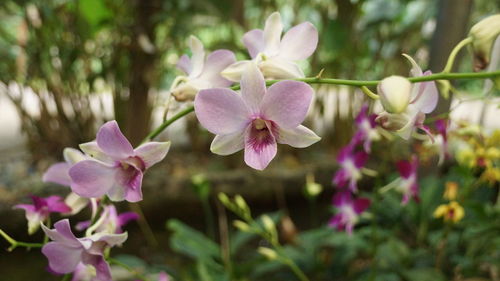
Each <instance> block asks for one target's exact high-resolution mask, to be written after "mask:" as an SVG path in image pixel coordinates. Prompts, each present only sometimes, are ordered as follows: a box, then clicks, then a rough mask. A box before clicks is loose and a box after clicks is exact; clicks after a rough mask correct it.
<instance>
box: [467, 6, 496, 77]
mask: <svg viewBox="0 0 500 281" xmlns="http://www.w3.org/2000/svg"><path fill="white" fill-rule="evenodd" d="M499 34H500V14H497V15H493V16H489V17H487V18H485V19H483V20H482V21H480V22H478V23H476V24H475V25H474V26H473V27H472V28H471V29H470V31H469V36H470V37H472V40H473V41H472V50H473V52H474V70H476V71H479V70H482V69H485V68H486V67H487V66H488V64H489V63H490V53H491V48H492V47H493V43H494V42H495V39H496V38H497V37H498V35H499Z"/></svg>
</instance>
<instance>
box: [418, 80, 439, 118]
mask: <svg viewBox="0 0 500 281" xmlns="http://www.w3.org/2000/svg"><path fill="white" fill-rule="evenodd" d="M430 74H432V73H431V72H430V71H426V72H425V73H424V76H425V75H430ZM414 87H419V91H421V92H422V93H421V94H420V96H419V97H418V98H417V99H416V100H415V101H414V102H413V103H414V105H415V107H416V108H418V109H419V110H420V111H422V112H423V113H431V112H432V111H433V110H434V109H435V108H436V106H437V103H438V100H439V93H438V90H437V87H436V82H434V81H429V82H421V83H416V84H415V85H414Z"/></svg>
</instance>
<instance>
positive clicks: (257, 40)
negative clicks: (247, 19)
mask: <svg viewBox="0 0 500 281" xmlns="http://www.w3.org/2000/svg"><path fill="white" fill-rule="evenodd" d="M242 41H243V45H245V47H247V50H248V53H249V54H250V56H251V57H252V58H255V57H256V56H257V54H259V53H260V52H262V51H264V46H265V44H264V31H263V30H262V29H252V30H250V31H248V32H247V33H245V35H243V39H242Z"/></svg>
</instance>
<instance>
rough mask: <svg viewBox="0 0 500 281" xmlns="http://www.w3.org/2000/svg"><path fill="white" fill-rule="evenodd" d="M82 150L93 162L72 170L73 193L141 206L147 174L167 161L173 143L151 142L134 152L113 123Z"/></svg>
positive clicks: (90, 161) (78, 164)
mask: <svg viewBox="0 0 500 281" xmlns="http://www.w3.org/2000/svg"><path fill="white" fill-rule="evenodd" d="M80 148H81V149H82V150H83V152H85V153H86V154H87V155H88V156H90V157H91V159H88V160H83V161H80V162H78V163H76V164H75V165H73V166H72V167H71V169H70V170H69V176H70V177H71V189H72V190H73V192H75V193H76V194H78V195H80V196H82V197H87V198H98V197H101V196H103V195H104V194H106V195H108V197H109V198H110V199H111V200H112V201H122V200H127V201H129V202H137V201H140V200H142V191H141V185H142V176H143V173H144V172H145V171H146V170H147V169H148V168H149V167H151V166H153V165H154V164H156V163H158V162H159V161H161V160H162V159H163V158H165V156H166V155H167V152H168V149H169V148H170V142H148V143H145V144H142V145H140V146H139V147H137V148H136V149H133V148H132V145H131V144H130V143H129V141H128V140H127V139H126V138H125V136H124V135H123V134H122V132H121V131H120V128H119V127H118V124H117V123H116V121H109V122H107V123H105V124H104V125H102V127H101V128H100V129H99V131H98V132H97V137H96V141H95V142H89V143H84V144H81V145H80Z"/></svg>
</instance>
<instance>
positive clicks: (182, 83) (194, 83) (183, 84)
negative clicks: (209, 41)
mask: <svg viewBox="0 0 500 281" xmlns="http://www.w3.org/2000/svg"><path fill="white" fill-rule="evenodd" d="M189 45H190V48H191V53H192V54H193V55H192V57H191V59H190V58H189V57H188V56H187V55H183V56H182V57H181V58H180V59H179V61H178V62H177V68H178V69H180V70H181V71H183V72H184V73H185V74H186V76H178V77H177V78H176V79H175V80H174V83H172V89H171V92H172V95H173V96H174V97H175V99H176V100H178V101H185V100H193V99H194V96H195V95H196V93H198V91H199V90H201V89H208V88H216V87H222V88H224V87H228V86H229V85H231V83H232V82H231V81H229V80H227V79H224V78H223V77H222V76H221V75H220V73H221V71H222V70H223V69H225V68H226V67H228V66H229V65H231V64H233V63H234V62H235V61H236V58H235V56H234V54H233V52H231V51H228V50H216V51H214V52H212V53H210V54H208V56H206V57H205V49H204V47H203V44H202V43H201V41H200V40H199V39H198V38H196V37H195V36H191V37H190V38H189Z"/></svg>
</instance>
